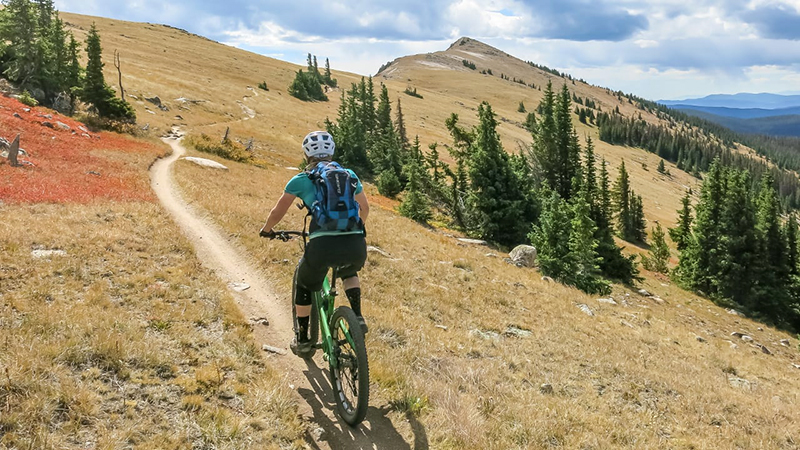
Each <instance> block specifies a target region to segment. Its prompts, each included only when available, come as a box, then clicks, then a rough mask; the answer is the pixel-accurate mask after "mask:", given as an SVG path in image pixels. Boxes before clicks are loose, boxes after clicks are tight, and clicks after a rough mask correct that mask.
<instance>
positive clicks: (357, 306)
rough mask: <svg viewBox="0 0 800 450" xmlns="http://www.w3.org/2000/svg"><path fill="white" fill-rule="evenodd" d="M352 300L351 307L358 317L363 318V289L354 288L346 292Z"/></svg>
mask: <svg viewBox="0 0 800 450" xmlns="http://www.w3.org/2000/svg"><path fill="white" fill-rule="evenodd" d="M344 293H345V294H347V299H348V300H350V307H351V308H352V309H353V312H354V313H356V315H357V316H358V317H361V288H352V289H348V290H346V291H344Z"/></svg>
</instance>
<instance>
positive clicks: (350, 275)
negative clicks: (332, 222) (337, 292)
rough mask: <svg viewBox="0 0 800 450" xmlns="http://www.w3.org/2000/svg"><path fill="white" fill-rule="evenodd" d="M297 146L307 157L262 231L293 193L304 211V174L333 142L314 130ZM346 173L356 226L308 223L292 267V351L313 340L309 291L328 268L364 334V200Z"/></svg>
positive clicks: (311, 193)
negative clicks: (346, 228)
mask: <svg viewBox="0 0 800 450" xmlns="http://www.w3.org/2000/svg"><path fill="white" fill-rule="evenodd" d="M302 146H303V152H304V153H305V156H306V160H307V166H306V169H305V171H303V172H302V173H300V174H298V175H295V176H294V177H293V178H292V179H291V180H289V183H288V184H287V185H286V188H285V189H284V192H283V195H282V196H281V198H280V199H279V200H278V203H277V204H276V205H275V207H274V208H272V211H270V213H269V217H268V218H267V223H266V224H265V225H264V227H263V228H262V230H261V231H262V232H266V233H268V234H272V233H273V228H274V227H275V225H277V224H278V223H279V222H280V221H281V219H283V217H284V215H285V214H286V212H287V211H288V210H289V208H290V207H291V206H292V204H293V203H294V201H295V199H296V198H298V197H299V198H300V199H301V200H302V201H303V204H304V206H305V207H306V208H308V209H309V210H310V208H311V206H312V205H313V204H314V202H315V197H316V189H317V188H316V187H315V184H314V182H313V181H312V180H311V179H310V178H309V175H310V174H311V171H312V170H313V169H314V168H316V167H317V166H318V165H319V164H320V163H323V164H330V163H331V162H332V161H333V154H334V150H335V148H336V144H335V143H334V141H333V137H332V136H331V135H330V134H328V133H327V132H325V131H314V132H311V133H309V134H308V135H307V136H306V137H305V139H303V145H302ZM347 171H348V172H349V174H350V176H351V177H352V180H354V181H355V182H357V186H356V189H355V191H354V193H355V201H356V202H357V203H358V207H359V214H358V215H359V217H360V225H359V226H358V227H357V229H355V230H353V231H321V230H316V231H315V230H314V228H313V226H312V229H311V230H310V231H311V233H310V235H309V241H308V246H307V247H306V251H305V254H304V255H303V257H302V259H300V263H299V266H298V269H297V288H296V290H295V292H296V295H295V299H294V302H295V308H296V309H295V313H296V316H297V327H298V329H297V330H295V337H294V339H293V340H292V343H291V348H292V351H293V352H294V353H303V352H307V351H308V350H309V349H310V347H311V345H313V344H314V343H313V342H310V339H309V336H308V326H309V316H310V315H311V299H312V295H313V294H312V293H313V292H316V291H319V290H320V289H322V282H323V280H324V279H325V276H326V275H327V273H328V270H329V269H330V268H332V267H338V268H339V271H338V276H339V277H340V278H341V279H342V281H343V284H344V289H345V294H346V295H347V299H348V300H349V301H350V306H351V308H352V309H353V312H355V313H356V316H358V321H359V323H360V324H361V328H362V330H364V332H365V333H366V332H367V324H366V322H365V321H364V318H363V316H362V315H361V284H360V281H359V278H358V271H360V270H361V269H362V268H363V267H364V263H365V262H366V259H367V244H366V240H365V231H364V230H365V228H364V223H365V222H366V220H367V216H368V215H369V202H368V201H367V196H366V195H365V194H364V187H363V186H362V184H361V181H360V180H359V179H358V176H357V175H356V174H355V172H353V171H352V170H349V169H347Z"/></svg>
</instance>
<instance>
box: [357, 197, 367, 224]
mask: <svg viewBox="0 0 800 450" xmlns="http://www.w3.org/2000/svg"><path fill="white" fill-rule="evenodd" d="M356 201H357V202H358V206H360V207H361V211H359V213H358V215H359V216H360V217H361V221H362V222H364V223H367V216H369V202H368V201H367V194H365V193H364V191H361V193H360V194H356Z"/></svg>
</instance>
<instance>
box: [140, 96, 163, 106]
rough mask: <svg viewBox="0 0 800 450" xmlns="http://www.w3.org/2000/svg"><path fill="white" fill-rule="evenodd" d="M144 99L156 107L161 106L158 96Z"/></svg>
mask: <svg viewBox="0 0 800 450" xmlns="http://www.w3.org/2000/svg"><path fill="white" fill-rule="evenodd" d="M144 99H145V100H147V101H148V102H150V103H152V104H154V105H156V106H161V99H160V98H158V96H155V97H150V98H148V97H145V98H144Z"/></svg>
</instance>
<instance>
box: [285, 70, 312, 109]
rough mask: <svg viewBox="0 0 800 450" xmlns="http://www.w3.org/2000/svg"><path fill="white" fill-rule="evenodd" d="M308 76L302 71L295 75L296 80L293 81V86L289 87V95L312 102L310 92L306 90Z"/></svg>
mask: <svg viewBox="0 0 800 450" xmlns="http://www.w3.org/2000/svg"><path fill="white" fill-rule="evenodd" d="M305 79H306V76H305V74H304V73H303V71H302V69H301V70H298V71H297V74H295V77H294V80H292V84H290V85H289V95H291V96H292V97H295V98H297V99H300V100H302V101H304V102H307V101H309V100H311V97H309V95H308V91H307V90H306V81H305Z"/></svg>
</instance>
